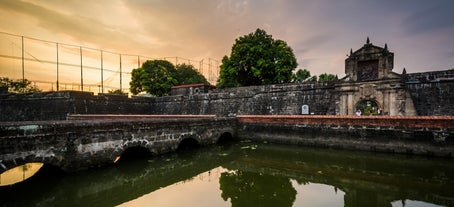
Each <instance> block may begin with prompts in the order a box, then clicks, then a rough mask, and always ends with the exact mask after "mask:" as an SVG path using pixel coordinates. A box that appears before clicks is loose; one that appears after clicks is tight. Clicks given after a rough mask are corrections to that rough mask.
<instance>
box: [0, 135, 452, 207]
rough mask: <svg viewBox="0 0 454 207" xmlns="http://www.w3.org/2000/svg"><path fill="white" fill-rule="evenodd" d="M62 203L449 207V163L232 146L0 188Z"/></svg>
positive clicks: (1, 202) (0, 198)
mask: <svg viewBox="0 0 454 207" xmlns="http://www.w3.org/2000/svg"><path fill="white" fill-rule="evenodd" d="M43 186H44V188H43ZM24 198H26V199H24ZM63 205H64V206H117V205H120V206H122V207H123V206H150V205H152V206H183V205H184V206H237V207H240V206H349V207H355V206H389V207H395V206H410V205H415V206H418V205H419V206H454V165H453V160H444V159H438V158H436V159H435V158H434V159H431V158H422V157H406V156H397V155H384V154H371V153H359V152H348V151H335V150H323V149H311V148H303V147H293V146H279V145H271V144H256V143H254V144H252V143H238V144H235V145H232V146H231V147H229V148H222V147H211V148H201V149H199V150H197V151H192V152H184V153H178V154H168V155H164V156H160V157H154V158H148V159H140V160H135V161H127V162H119V163H117V164H116V165H115V166H111V167H107V168H101V169H96V170H89V171H85V172H80V173H74V174H69V175H64V176H61V177H57V178H55V177H51V178H45V179H44V178H36V179H33V178H32V179H30V180H28V181H26V182H24V183H18V184H15V185H11V186H4V187H0V206H63Z"/></svg>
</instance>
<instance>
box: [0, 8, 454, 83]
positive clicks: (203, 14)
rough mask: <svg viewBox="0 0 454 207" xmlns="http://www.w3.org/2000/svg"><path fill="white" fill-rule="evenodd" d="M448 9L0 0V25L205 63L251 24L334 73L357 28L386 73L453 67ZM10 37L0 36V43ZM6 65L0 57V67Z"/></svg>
mask: <svg viewBox="0 0 454 207" xmlns="http://www.w3.org/2000/svg"><path fill="white" fill-rule="evenodd" d="M453 11H454V1H452V0H431V1H427V0H382V1H376V0H311V1H309V0H293V1H292V0H245V1H235V0H185V1H184V0H96V1H80V0H74V1H73V0H66V1H60V0H46V1H44V0H43V1H33V0H26V1H19V0H1V4H0V32H6V33H11V34H16V35H19V36H26V37H33V38H37V39H43V40H48V41H51V42H60V43H67V44H72V45H80V46H85V47H90V48H97V49H101V50H106V51H112V52H117V53H122V54H137V55H142V56H146V57H152V58H161V57H181V58H187V59H191V60H198V61H200V60H202V59H204V61H205V63H207V61H208V59H209V58H211V59H212V60H218V61H220V60H221V59H222V57H223V56H224V55H230V50H231V47H232V45H233V44H234V42H235V39H236V38H238V37H240V36H243V35H246V34H249V33H251V32H253V31H255V30H256V29H257V28H261V29H264V30H265V31H267V33H268V34H271V35H272V36H273V38H275V39H281V40H284V41H286V42H287V44H288V45H289V46H290V47H291V48H292V49H293V51H294V53H295V56H296V58H297V61H298V68H306V69H308V70H309V71H311V73H312V74H313V75H318V74H321V73H325V72H326V73H333V74H337V75H339V77H342V76H343V75H344V60H345V58H346V54H348V53H349V51H350V49H351V48H352V49H353V51H355V50H357V49H359V48H360V47H362V46H363V45H364V44H365V42H366V38H367V37H369V38H370V40H371V42H372V43H373V44H374V45H377V46H381V47H383V46H384V44H385V43H387V44H388V48H389V50H390V51H392V52H394V53H395V65H394V72H397V73H401V72H402V69H403V68H404V67H405V68H406V70H407V72H421V71H431V70H446V69H450V68H454V12H453ZM1 38H3V39H4V38H5V35H0V39H1ZM0 41H1V40H0ZM11 41H12V42H14V41H16V40H11ZM17 44H18V43H8V41H2V45H1V47H2V49H0V52H1V51H3V53H6V54H3V55H11V54H7V53H8V51H12V52H11V53H14V51H13V50H15V49H14V47H17ZM29 48H30V47H29ZM27 52H28V53H27V54H28V55H30V56H31V55H33V56H36V55H38V54H46V53H45V52H39V51H31V50H29V51H27ZM15 53H17V52H15ZM0 61H1V62H3V63H5V62H8V61H12V60H10V59H7V58H0ZM1 62H0V63H1ZM6 65H7V64H6ZM10 65H13V66H14V64H10ZM9 67H10V66H5V64H0V73H6V72H5V71H7V70H12V69H11V68H9ZM14 67H18V66H17V64H16V66H14ZM131 67H132V66H131ZM130 69H132V68H130ZM130 69H124V70H129V71H130ZM0 76H2V74H0ZM127 81H129V80H127Z"/></svg>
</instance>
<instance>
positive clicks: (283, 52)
mask: <svg viewBox="0 0 454 207" xmlns="http://www.w3.org/2000/svg"><path fill="white" fill-rule="evenodd" d="M296 66H297V62H296V58H295V55H294V54H293V50H292V49H291V48H290V47H289V46H288V45H287V43H286V42H285V41H282V40H274V39H273V38H272V36H271V35H268V34H267V33H266V32H265V30H262V29H257V30H256V31H255V32H253V33H250V34H248V35H245V36H243V37H240V38H238V39H236V40H235V44H234V45H233V46H232V51H231V53H230V57H227V56H224V58H223V59H222V65H221V71H220V74H219V80H218V84H217V85H218V87H220V88H226V87H236V86H249V85H263V84H274V83H287V82H291V80H292V71H293V69H295V68H296Z"/></svg>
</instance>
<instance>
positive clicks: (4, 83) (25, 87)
mask: <svg viewBox="0 0 454 207" xmlns="http://www.w3.org/2000/svg"><path fill="white" fill-rule="evenodd" d="M0 87H2V88H5V87H6V88H8V92H9V93H33V92H41V90H40V89H39V88H38V87H36V86H34V85H32V82H31V81H29V80H27V79H24V80H22V79H18V80H12V79H9V78H6V77H3V78H0Z"/></svg>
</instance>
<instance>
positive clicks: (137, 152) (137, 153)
mask: <svg viewBox="0 0 454 207" xmlns="http://www.w3.org/2000/svg"><path fill="white" fill-rule="evenodd" d="M152 155H153V154H152V153H151V152H150V150H148V149H147V148H145V147H141V146H135V147H130V148H128V149H126V150H125V151H124V152H123V153H122V154H121V155H120V157H119V158H117V160H116V161H115V162H123V161H127V160H135V159H137V158H144V157H151V156H152Z"/></svg>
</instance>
